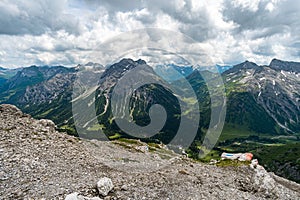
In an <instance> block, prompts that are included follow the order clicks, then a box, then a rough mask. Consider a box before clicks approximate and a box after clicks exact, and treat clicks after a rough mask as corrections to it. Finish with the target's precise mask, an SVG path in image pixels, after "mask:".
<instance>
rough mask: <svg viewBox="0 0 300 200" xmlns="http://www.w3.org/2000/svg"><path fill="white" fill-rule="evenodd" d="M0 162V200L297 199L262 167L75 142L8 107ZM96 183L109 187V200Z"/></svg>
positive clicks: (0, 131)
mask: <svg viewBox="0 0 300 200" xmlns="http://www.w3.org/2000/svg"><path fill="white" fill-rule="evenodd" d="M0 160H1V162H0V199H65V198H66V197H67V195H68V198H67V199H69V200H70V199H86V200H87V199H95V200H96V199H195V200H198V199H292V200H295V199H300V192H299V191H300V185H298V184H296V183H294V182H291V181H288V180H286V179H283V178H280V177H278V176H276V175H274V174H273V173H268V172H266V171H265V170H264V169H263V168H262V167H258V168H256V169H252V168H250V167H249V166H248V165H244V166H241V167H217V166H214V165H206V164H202V163H197V162H194V161H192V160H190V159H188V158H185V157H183V156H180V155H177V154H175V153H173V152H172V151H169V150H168V149H166V148H165V147H164V146H163V145H153V146H147V145H146V144H144V143H142V142H139V141H127V142H124V141H116V142H108V141H87V140H83V139H78V138H75V137H72V136H69V135H67V134H65V133H59V132H57V131H55V125H54V123H53V122H51V121H49V120H35V119H32V118H31V117H30V116H29V115H26V114H23V113H22V112H21V111H20V110H19V109H17V108H16V107H14V106H11V105H0ZM99 180H100V181H99ZM101 181H104V182H105V181H108V182H109V181H111V183H110V182H109V187H111V188H109V193H108V194H105V193H103V192H101V188H100V189H99V187H101V186H99V185H98V188H97V182H98V184H99V182H101ZM100 184H101V183H100Z"/></svg>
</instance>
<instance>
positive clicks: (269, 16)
mask: <svg viewBox="0 0 300 200" xmlns="http://www.w3.org/2000/svg"><path fill="white" fill-rule="evenodd" d="M268 5H272V6H274V7H273V8H272V10H268ZM299 11H300V2H299V1H294V0H286V1H279V2H278V3H277V4H275V5H273V4H271V1H259V3H258V6H257V9H256V10H252V9H246V8H241V7H240V6H234V1H231V0H226V1H225V4H224V10H223V16H224V18H225V20H227V21H233V22H235V23H236V24H238V28H237V29H236V33H235V34H238V33H240V32H243V31H247V30H263V29H265V30H267V31H265V32H264V33H262V34H261V35H260V36H259V35H257V36H258V37H268V36H272V35H274V34H281V33H284V32H286V31H289V32H291V33H293V32H294V31H295V30H296V29H298V27H299V26H300V20H299V19H300V12H299ZM297 34H298V33H297Z"/></svg>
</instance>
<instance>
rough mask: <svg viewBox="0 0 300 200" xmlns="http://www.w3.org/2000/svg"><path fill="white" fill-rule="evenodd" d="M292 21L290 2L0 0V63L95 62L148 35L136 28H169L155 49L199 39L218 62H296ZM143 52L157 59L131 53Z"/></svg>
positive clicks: (297, 10)
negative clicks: (187, 39) (171, 41)
mask: <svg viewBox="0 0 300 200" xmlns="http://www.w3.org/2000/svg"><path fill="white" fill-rule="evenodd" d="M171 2H172V3H171ZM299 19H300V1H298V0H269V1H267V0H219V1H217V0H210V1H201V0H173V1H167V0H148V1H146V0H130V1H124V0H15V1H11V0H0V66H3V67H8V68H12V67H20V66H29V65H32V64H36V65H57V64H62V65H66V66H74V65H76V64H78V63H86V62H89V61H92V62H99V55H102V54H103V52H105V51H108V50H107V49H106V48H108V49H109V48H110V47H111V46H114V47H113V48H112V49H109V51H110V53H111V55H117V56H124V55H127V56H128V55H130V54H128V53H127V54H124V52H122V51H123V50H124V47H123V46H126V45H127V46H128V45H129V46H130V45H133V46H134V44H136V46H139V47H140V48H142V47H147V46H148V45H147V44H149V41H148V40H153V39H152V36H151V37H150V36H149V35H151V34H147V33H148V32H147V31H146V32H145V31H143V29H144V28H154V29H155V32H156V35H157V33H159V31H158V30H160V29H161V30H162V32H164V31H168V30H169V31H172V32H173V34H172V32H169V34H161V36H160V40H159V41H160V43H159V45H161V44H162V45H161V48H162V49H164V44H166V43H168V44H170V40H172V39H173V41H176V42H178V44H176V45H177V46H176V47H175V48H174V49H173V51H174V52H173V53H175V54H176V53H178V52H179V54H180V52H184V53H185V56H188V55H193V54H195V51H198V49H197V48H196V49H195V48H193V47H194V46H195V45H200V46H201V48H202V51H205V54H206V55H208V56H209V57H210V59H211V60H212V62H214V63H218V64H237V63H239V62H243V61H245V60H250V61H254V62H256V63H258V64H268V63H269V62H270V60H271V59H272V58H274V57H276V58H279V59H283V60H293V61H300V20H299ZM135 30H141V31H140V32H139V33H140V34H137V35H138V36H133V35H134V33H136V32H134V31H135ZM132 31H133V32H132ZM170 33H171V34H170ZM119 34H123V35H122V36H121V37H120V36H119ZM180 34H182V35H183V36H181V37H179V35H180ZM152 35H154V34H152ZM158 35H159V34H158ZM177 36H178V37H177ZM156 37H157V36H156ZM185 37H186V38H190V40H189V42H186V39H184V38H185ZM116 38H117V39H116ZM120 38H121V39H120ZM149 38H150V39H149ZM178 38H182V40H180V39H178ZM118 39H120V40H119V41H118V42H117V43H113V41H115V40H118ZM147 41H148V43H147ZM191 41H193V43H191ZM180 42H181V43H180ZM179 43H180V44H181V45H180V44H179ZM103 44H105V45H103ZM135 48H137V47H135ZM125 50H128V48H127V49H126V48H125ZM95 51H102V54H97V55H96V54H95ZM168 51H170V49H168ZM202 53H203V52H202ZM146 54H147V55H150V54H151V55H152V56H153V57H156V59H158V60H159V59H160V58H159V57H160V55H158V54H159V53H157V52H147V53H145V52H144V54H143V53H140V54H137V55H141V57H143V56H145V55H146ZM137 55H132V56H133V57H137ZM109 58H110V57H109V56H108V57H107V59H109ZM101 61H102V60H101V59H100V62H101ZM103 62H104V61H103ZM105 62H106V61H105ZM102 64H105V63H102Z"/></svg>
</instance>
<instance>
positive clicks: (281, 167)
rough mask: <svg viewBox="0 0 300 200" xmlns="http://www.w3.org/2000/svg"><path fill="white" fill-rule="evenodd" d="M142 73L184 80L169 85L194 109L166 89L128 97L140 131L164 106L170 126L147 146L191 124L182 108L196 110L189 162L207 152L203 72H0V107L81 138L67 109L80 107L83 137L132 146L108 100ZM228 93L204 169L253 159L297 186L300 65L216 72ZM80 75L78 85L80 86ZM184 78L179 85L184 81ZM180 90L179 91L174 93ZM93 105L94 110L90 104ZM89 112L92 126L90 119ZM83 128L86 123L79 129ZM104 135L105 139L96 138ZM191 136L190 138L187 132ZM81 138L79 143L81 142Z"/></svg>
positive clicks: (122, 66)
mask: <svg viewBox="0 0 300 200" xmlns="http://www.w3.org/2000/svg"><path fill="white" fill-rule="evenodd" d="M138 66H143V67H144V70H145V72H144V73H146V74H147V73H149V74H153V73H154V74H157V75H158V76H160V77H161V78H162V80H163V78H164V74H166V73H169V71H168V70H169V69H170V68H172V69H175V70H176V71H177V72H178V73H180V74H181V75H182V76H180V77H181V79H180V78H179V79H178V78H177V77H174V79H172V80H168V82H172V84H173V85H178V86H180V85H181V84H182V82H183V80H182V79H185V80H187V81H188V82H189V84H190V85H191V86H192V88H193V90H194V91H195V94H196V96H197V99H198V102H194V101H192V100H191V98H188V97H182V98H181V97H178V96H175V95H174V94H173V93H172V91H171V90H170V89H169V88H165V87H163V86H161V85H159V84H146V85H144V86H142V87H140V88H138V89H137V90H136V91H134V92H133V95H132V97H131V98H130V104H129V105H130V113H131V115H132V119H133V120H134V122H135V123H136V124H138V125H140V126H146V125H147V124H149V123H151V120H150V117H149V113H150V107H151V106H152V105H154V104H160V105H162V106H163V107H164V108H165V110H166V113H167V116H168V118H167V121H166V123H165V125H164V126H163V128H162V129H161V130H160V131H159V133H158V134H156V135H154V136H152V137H149V138H146V139H141V140H143V141H144V142H154V143H160V142H162V143H165V144H168V143H169V142H170V141H171V140H172V138H174V137H175V135H176V133H177V131H178V128H179V124H180V119H181V118H184V117H186V118H189V120H193V118H192V117H189V116H191V115H192V114H191V113H189V112H186V113H181V109H180V106H179V105H185V106H186V107H189V106H192V105H194V104H195V103H196V104H199V105H198V106H199V112H200V116H201V117H200V121H199V122H197V123H199V128H198V132H197V135H196V137H195V140H194V142H193V143H192V145H191V146H190V148H189V149H187V150H186V152H187V153H188V155H189V156H190V157H192V158H195V159H199V158H198V155H199V153H200V154H201V152H205V150H206V148H205V146H202V145H201V144H202V141H203V138H204V136H205V134H206V131H207V129H208V127H209V123H210V114H211V106H215V105H211V98H210V95H209V91H208V88H207V84H206V82H205V80H207V79H204V78H203V76H202V75H203V74H206V76H207V77H211V79H214V77H215V76H216V74H215V73H214V72H212V71H209V69H208V68H205V69H201V67H197V68H193V67H192V66H186V67H185V66H177V65H174V64H171V65H168V66H164V65H158V66H155V67H152V66H149V65H147V63H146V62H145V61H143V60H137V61H134V60H132V59H122V60H120V61H119V62H117V63H114V64H112V65H110V66H106V67H104V66H103V65H101V64H97V63H87V64H85V65H78V66H76V67H73V68H67V67H64V66H30V67H24V68H19V69H14V70H12V69H5V68H0V91H1V92H0V103H1V104H2V103H5V104H14V105H16V106H17V107H19V108H20V109H21V110H22V111H23V112H25V113H28V114H30V115H32V116H33V117H34V118H37V119H42V118H46V119H51V120H53V121H54V122H55V124H57V126H58V129H59V130H62V131H65V132H67V133H69V134H71V135H75V136H79V135H78V130H76V128H78V126H75V120H74V117H73V116H76V113H73V112H74V110H72V108H73V107H72V106H74V105H78V104H82V106H83V108H85V107H86V108H85V109H83V113H81V116H84V117H85V119H81V121H82V124H80V123H79V124H80V125H81V127H82V128H83V129H84V132H86V133H87V134H86V137H88V138H91V139H94V138H97V139H101V138H109V139H111V140H118V139H121V138H129V139H137V138H135V137H133V136H131V135H128V134H126V133H125V132H123V131H122V130H121V129H120V128H119V127H118V125H117V124H116V122H115V118H114V116H113V114H112V104H111V96H112V92H113V89H114V87H115V86H116V84H117V83H118V81H119V80H120V79H121V78H122V77H123V76H124V75H125V74H126V73H127V72H128V71H130V70H132V69H135V68H136V67H138ZM217 70H218V71H219V73H221V76H222V79H223V82H224V85H225V93H226V98H227V100H226V106H227V111H226V118H225V126H224V129H223V131H222V134H221V136H220V138H219V140H218V143H217V145H216V146H215V148H214V149H213V151H212V152H210V153H209V154H208V155H207V156H206V157H205V158H201V159H200V160H201V161H204V162H207V161H210V160H211V159H215V158H218V157H219V156H220V153H221V152H222V151H226V152H241V151H243V152H245V151H248V152H252V153H253V154H254V156H255V157H257V158H258V160H259V162H260V163H261V164H262V165H264V166H265V167H266V169H267V170H270V171H273V172H274V173H276V174H278V175H280V176H283V177H286V178H288V179H291V180H294V181H296V182H298V183H300V158H299V155H300V63H296V62H287V61H281V60H278V59H273V60H272V61H271V63H270V64H269V65H263V66H259V65H257V64H255V63H253V62H249V61H245V62H243V63H241V64H237V65H235V66H232V67H231V66H224V67H222V66H217ZM78 74H80V78H78ZM182 77H184V78H182ZM179 88H180V87H179ZM91 102H92V103H91ZM90 106H94V107H95V110H96V115H97V117H96V118H97V119H96V122H97V123H94V122H95V120H90V119H92V118H93V114H92V113H90V112H88V111H89V110H90V109H91V108H89V107H90ZM83 122H85V123H83ZM100 132H101V134H102V135H99V133H100ZM186 134H189V131H188V130H187V131H186ZM80 136H82V135H80Z"/></svg>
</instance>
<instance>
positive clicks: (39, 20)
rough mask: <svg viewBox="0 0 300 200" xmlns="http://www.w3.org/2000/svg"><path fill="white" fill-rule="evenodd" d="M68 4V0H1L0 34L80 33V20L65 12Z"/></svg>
mask: <svg viewBox="0 0 300 200" xmlns="http://www.w3.org/2000/svg"><path fill="white" fill-rule="evenodd" d="M66 6H67V1H66V0H45V1H38V0H32V1H22V0H16V1H9V0H3V1H0V34H7V35H24V34H31V35H41V34H43V33H46V32H51V31H58V30H65V31H66V32H69V33H73V34H78V33H79V32H80V27H79V24H78V21H77V20H76V18H74V16H72V15H70V14H68V13H66V12H64V11H65V8H66Z"/></svg>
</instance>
